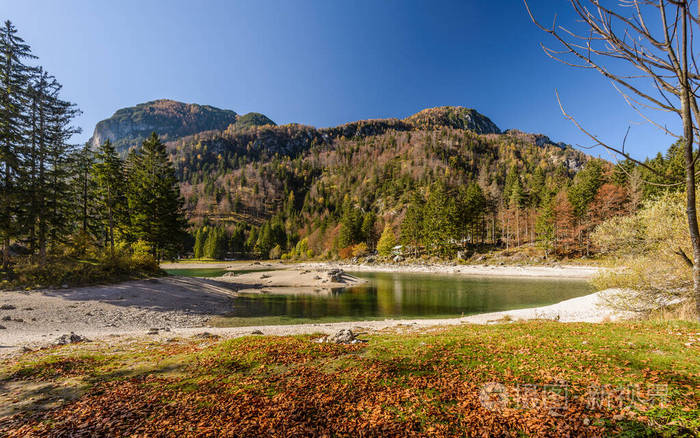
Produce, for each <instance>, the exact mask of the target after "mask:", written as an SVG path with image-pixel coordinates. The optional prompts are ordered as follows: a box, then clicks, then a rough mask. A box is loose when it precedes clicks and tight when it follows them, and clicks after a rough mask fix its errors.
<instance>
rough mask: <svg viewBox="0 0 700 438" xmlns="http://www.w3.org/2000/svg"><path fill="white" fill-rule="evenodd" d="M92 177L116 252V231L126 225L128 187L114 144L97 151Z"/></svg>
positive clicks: (110, 241) (111, 245)
mask: <svg viewBox="0 0 700 438" xmlns="http://www.w3.org/2000/svg"><path fill="white" fill-rule="evenodd" d="M92 175H93V177H94V179H95V182H96V184H97V195H98V196H97V198H96V201H97V203H98V204H99V206H100V210H101V211H103V212H104V214H103V217H102V223H103V225H104V227H105V230H106V236H107V241H108V242H109V247H110V249H111V250H112V251H114V230H115V229H116V228H118V227H121V226H125V225H127V224H126V210H125V208H124V207H125V206H126V186H125V184H124V175H125V174H124V165H123V163H122V160H121V159H120V158H119V155H118V154H117V151H116V149H115V148H114V146H113V145H112V142H111V141H109V140H107V141H105V142H104V143H102V145H100V147H99V148H98V151H97V156H96V162H95V164H94V166H93V171H92Z"/></svg>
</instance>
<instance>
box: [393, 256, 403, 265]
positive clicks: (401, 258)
mask: <svg viewBox="0 0 700 438" xmlns="http://www.w3.org/2000/svg"><path fill="white" fill-rule="evenodd" d="M393 260H394V263H399V262H401V261H403V257H401V256H400V255H396V256H394V258H393Z"/></svg>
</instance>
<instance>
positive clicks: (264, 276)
mask: <svg viewBox="0 0 700 438" xmlns="http://www.w3.org/2000/svg"><path fill="white" fill-rule="evenodd" d="M260 278H261V279H262V278H270V276H269V275H267V274H263V275H261V276H260Z"/></svg>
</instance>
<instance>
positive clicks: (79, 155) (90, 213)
mask: <svg viewBox="0 0 700 438" xmlns="http://www.w3.org/2000/svg"><path fill="white" fill-rule="evenodd" d="M70 161H71V162H72V163H73V166H72V168H73V171H72V173H73V178H72V184H71V185H72V188H73V191H72V194H71V197H72V198H73V200H74V202H73V209H74V213H73V217H75V220H76V224H75V226H76V228H77V231H78V234H79V235H80V237H81V238H82V239H88V238H89V237H90V236H91V235H94V234H95V232H96V231H97V228H98V227H99V224H98V219H99V218H98V216H99V214H98V210H97V206H96V205H95V202H94V200H95V198H96V197H97V191H96V189H95V184H94V179H93V176H92V171H93V165H94V164H95V154H94V153H93V152H92V151H91V150H90V147H89V144H86V145H85V146H84V147H83V148H82V149H80V150H79V151H77V152H75V153H74V154H73V157H72V158H71V160H70Z"/></svg>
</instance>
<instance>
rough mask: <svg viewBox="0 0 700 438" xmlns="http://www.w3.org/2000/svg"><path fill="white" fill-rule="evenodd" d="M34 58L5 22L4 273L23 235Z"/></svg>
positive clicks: (0, 109) (1, 37) (0, 63)
mask: <svg viewBox="0 0 700 438" xmlns="http://www.w3.org/2000/svg"><path fill="white" fill-rule="evenodd" d="M34 58H35V56H34V55H32V54H31V50H30V48H29V45H27V44H25V42H24V40H22V38H20V37H19V36H18V35H17V29H16V28H15V27H14V26H13V25H12V23H11V22H10V21H6V22H5V24H4V26H3V27H1V28H0V238H1V239H2V246H3V261H2V266H3V269H4V270H7V269H8V268H9V261H10V252H9V251H10V242H11V240H12V239H13V238H14V237H16V236H17V235H18V233H19V232H20V229H19V223H18V217H17V214H16V213H17V212H18V211H19V210H20V209H19V207H20V205H21V204H22V199H21V198H20V189H21V187H20V182H21V180H22V177H23V168H22V167H23V163H22V155H23V152H24V151H23V148H24V147H25V145H26V143H25V142H26V133H27V131H26V127H27V107H28V103H27V102H28V97H27V93H26V90H27V89H28V84H29V81H30V78H31V76H32V74H33V69H32V68H31V67H29V66H27V65H26V64H25V61H27V60H30V59H34Z"/></svg>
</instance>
